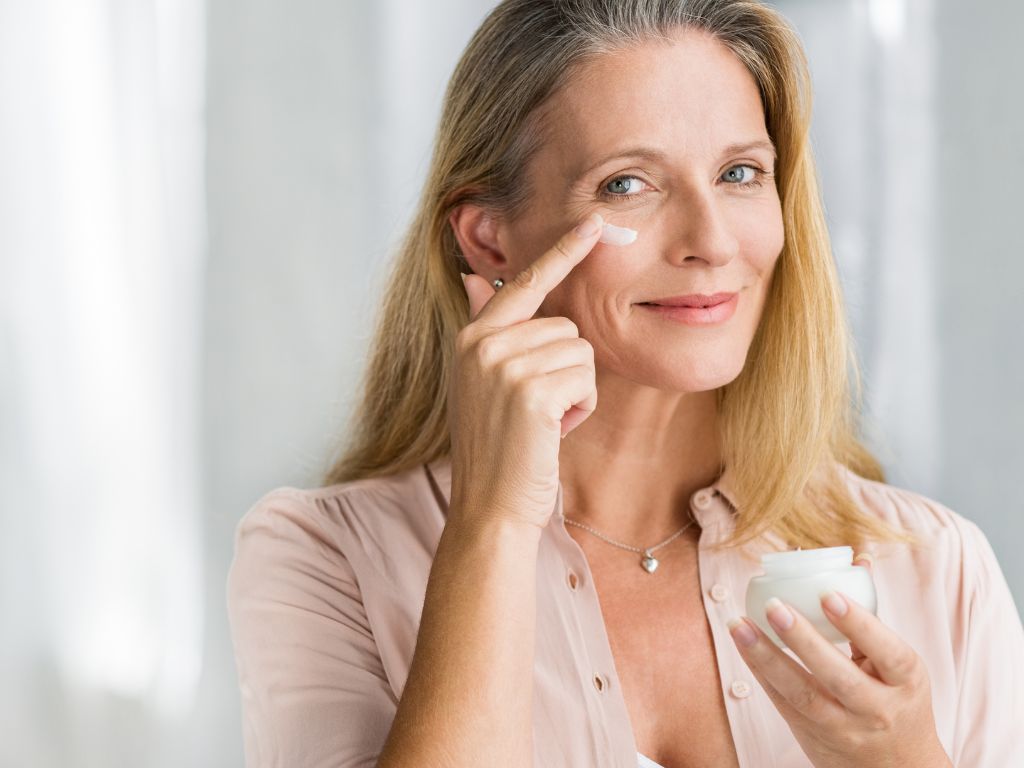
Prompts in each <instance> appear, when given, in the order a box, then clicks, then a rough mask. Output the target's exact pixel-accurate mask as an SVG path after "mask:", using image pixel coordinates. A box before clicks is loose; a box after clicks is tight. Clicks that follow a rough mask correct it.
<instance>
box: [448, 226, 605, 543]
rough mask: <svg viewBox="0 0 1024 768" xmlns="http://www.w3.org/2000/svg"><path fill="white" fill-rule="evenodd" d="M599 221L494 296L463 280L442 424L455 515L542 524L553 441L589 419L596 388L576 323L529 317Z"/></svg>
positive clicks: (550, 485)
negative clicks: (462, 309)
mask: <svg viewBox="0 0 1024 768" xmlns="http://www.w3.org/2000/svg"><path fill="white" fill-rule="evenodd" d="M602 223H603V222H602V220H601V216H600V215H599V214H591V215H590V216H588V217H587V218H586V219H584V220H583V221H582V222H580V226H579V227H578V228H576V229H573V230H572V231H570V232H567V233H566V234H565V235H563V236H562V237H561V238H560V239H559V241H558V242H557V243H556V244H555V245H554V246H553V247H552V248H551V249H550V250H549V251H547V252H546V253H544V254H543V255H542V256H540V257H539V258H538V259H536V260H535V261H534V262H533V263H532V264H530V265H529V266H528V267H526V269H524V270H523V271H522V272H520V273H519V274H518V275H516V276H515V277H514V278H513V279H512V280H510V281H508V282H506V283H505V284H504V285H503V286H502V287H501V289H500V290H498V291H495V290H494V288H493V287H492V286H491V284H490V283H489V282H488V281H487V280H485V279H484V278H482V277H480V276H479V275H464V276H463V277H464V282H465V286H466V293H467V295H468V296H469V319H470V321H469V323H467V324H466V326H465V327H464V328H462V330H461V331H459V333H458V335H457V336H456V339H455V364H454V370H453V375H452V379H451V386H450V388H449V391H448V423H449V428H450V430H451V442H452V499H453V501H455V500H458V509H459V510H461V511H462V513H463V514H465V515H468V516H470V517H476V516H481V515H483V516H491V517H497V518H500V519H505V520H511V521H513V522H517V523H523V522H525V523H528V524H531V525H535V526H537V527H539V528H544V527H545V526H546V525H547V524H548V520H549V519H550V517H551V514H552V512H553V511H554V507H555V501H556V498H557V494H558V451H559V448H560V446H561V439H562V437H564V436H565V435H566V434H568V433H569V432H571V431H572V430H573V429H575V428H576V427H577V426H579V425H580V424H581V423H582V422H583V421H584V420H585V419H586V418H587V417H588V416H590V414H591V413H593V411H594V408H595V407H596V406H597V385H596V381H595V372H594V348H593V347H592V346H591V345H590V342H588V341H587V340H586V339H582V338H580V335H579V328H577V327H576V324H575V323H574V322H573V321H572V320H570V319H569V318H567V317H540V318H534V315H535V314H536V313H537V310H538V308H539V307H540V305H541V302H543V301H544V297H545V296H547V295H548V293H549V292H550V291H551V290H553V289H554V288H555V286H557V285H558V284H559V283H560V282H562V280H563V279H564V278H565V276H566V275H568V274H569V272H570V271H571V270H572V268H573V267H575V266H576V265H577V264H578V263H579V262H580V261H582V260H583V257H584V256H586V255H587V254H588V253H590V251H591V250H592V249H593V247H594V245H595V244H596V243H597V241H598V238H599V236H600V234H601V227H602ZM586 225H589V230H590V231H589V232H588V233H587V234H584V235H581V234H579V230H580V229H581V228H583V227H584V226H586ZM454 506H455V505H453V508H454Z"/></svg>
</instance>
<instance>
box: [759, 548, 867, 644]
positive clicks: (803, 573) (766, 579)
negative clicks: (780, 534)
mask: <svg viewBox="0 0 1024 768" xmlns="http://www.w3.org/2000/svg"><path fill="white" fill-rule="evenodd" d="M761 567H762V568H763V569H764V574H762V575H760V576H754V577H753V578H752V579H751V580H750V583H749V584H747V599H746V612H747V617H748V618H750V619H751V620H752V621H753V622H754V623H755V624H757V626H759V627H760V628H761V629H762V631H764V633H765V634H766V635H768V637H770V638H771V639H772V640H773V641H774V642H775V643H776V645H779V646H780V647H782V648H787V647H788V646H787V645H786V642H785V641H784V640H783V639H782V638H780V637H779V636H778V635H777V634H776V632H775V630H774V629H773V628H772V625H771V624H769V623H768V616H767V614H766V612H765V608H764V604H765V603H766V602H768V599H769V598H770V597H773V596H774V597H777V598H779V599H780V600H781V601H782V602H784V603H786V604H788V605H791V606H793V607H794V608H796V609H797V610H798V611H800V613H801V614H803V615H804V616H805V617H806V618H807V620H808V621H810V622H811V623H812V624H813V625H814V626H815V628H816V629H817V630H818V631H819V632H821V634H822V635H824V636H825V638H826V639H827V640H830V641H832V642H833V643H845V642H849V638H847V637H846V636H845V635H844V634H843V633H842V632H840V631H839V630H838V629H836V628H835V626H834V625H833V624H832V622H831V621H829V618H828V616H826V615H825V614H824V612H823V611H822V608H821V595H822V593H824V592H827V591H828V590H830V589H834V590H836V591H837V592H842V593H843V594H845V595H849V596H850V597H851V598H852V599H853V600H856V601H857V602H858V603H859V604H860V605H862V606H864V607H865V608H867V609H868V610H869V611H871V612H872V613H877V610H878V605H877V596H876V594H875V584H874V582H873V581H872V579H871V574H870V573H869V572H868V569H867V568H862V567H861V566H859V565H854V564H853V547H825V548H823V549H796V550H791V551H788V552H766V553H765V554H763V555H761Z"/></svg>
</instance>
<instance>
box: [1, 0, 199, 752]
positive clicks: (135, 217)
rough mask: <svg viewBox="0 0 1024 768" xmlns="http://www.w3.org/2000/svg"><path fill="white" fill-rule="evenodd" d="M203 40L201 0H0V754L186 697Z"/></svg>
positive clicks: (153, 743) (195, 648) (133, 717)
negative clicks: (0, 725)
mask: <svg viewBox="0 0 1024 768" xmlns="http://www.w3.org/2000/svg"><path fill="white" fill-rule="evenodd" d="M203 53H204V52H203V8H202V0H122V1H118V0H32V2H13V1H12V2H3V3H0V169H2V172H0V300H2V304H0V477H2V479H3V484H2V492H3V495H2V497H0V498H2V504H3V507H2V522H3V535H2V536H0V569H2V570H0V598H2V606H0V607H2V614H0V615H2V631H0V651H2V652H0V676H2V680H3V682H2V683H0V691H2V693H0V722H2V723H3V724H4V729H3V733H4V737H3V738H2V739H0V765H3V766H28V765H32V766H37V767H39V766H58V765H59V766H68V765H75V766H94V765H95V766H110V765H132V764H135V765H139V764H141V763H142V759H143V758H144V757H145V756H146V755H147V754H149V753H150V751H151V750H158V749H159V744H160V743H161V741H168V740H170V739H171V738H172V736H171V734H172V733H173V728H174V724H175V723H176V722H177V721H178V720H179V719H180V718H182V717H184V715H185V714H186V713H187V712H188V711H189V710H190V709H191V707H192V705H193V699H194V696H195V691H196V686H197V681H198V677H199V672H200V660H201V656H200V654H201V631H202V627H201V621H202V609H203V597H202V594H201V590H200V584H201V579H202V570H201V560H200V553H201V543H202V542H201V539H200V536H201V533H200V527H199V498H200V489H199V482H200V475H199V467H198V456H199V451H198V443H197V435H198V410H199V408H198V403H199V397H198V386H197V382H198V381H199V357H200V352H201V348H202V347H201V330H200V321H201V317H200V311H199V310H200V306H201V301H200V300H201V293H200V279H201V268H202V258H203V255H204V246H203V243H204V239H205V238H204V223H203V222H204V207H203V195H202V185H203V171H202V147H203V135H202V124H203V114H202V106H203V70H204V67H203ZM146 762H147V764H155V762H153V761H152V760H147V761H146Z"/></svg>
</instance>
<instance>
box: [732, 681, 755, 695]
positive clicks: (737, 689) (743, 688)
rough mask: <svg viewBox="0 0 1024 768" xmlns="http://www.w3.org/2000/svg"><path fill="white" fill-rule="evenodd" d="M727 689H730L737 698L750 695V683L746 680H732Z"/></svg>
mask: <svg viewBox="0 0 1024 768" xmlns="http://www.w3.org/2000/svg"><path fill="white" fill-rule="evenodd" d="M729 690H730V691H732V695H733V696H735V697H736V698H737V699H745V698H747V696H749V695H750V685H749V684H748V683H747V681H746V680H733V682H732V685H730V686H729Z"/></svg>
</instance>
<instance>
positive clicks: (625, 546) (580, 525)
mask: <svg viewBox="0 0 1024 768" xmlns="http://www.w3.org/2000/svg"><path fill="white" fill-rule="evenodd" d="M564 520H565V522H567V523H569V524H570V525H575V526H576V527H577V528H585V529H586V530H588V531H590V532H591V533H592V534H594V535H595V536H597V537H598V538H600V539H604V540H605V541H607V542H608V543H609V544H614V545H615V546H616V547H621V548H622V549H628V550H630V551H631V552H643V553H649V552H653V551H654V550H656V549H661V548H662V547H664V546H665V545H666V544H669V543H671V542H672V541H673V540H674V539H675V538H676V537H677V536H680V535H681V534H682V533H683V531H685V530H686V529H687V528H689V527H690V526H691V525H693V524H694V523H695V522H697V521H696V520H691V521H690V522H688V523H687V524H686V525H684V526H683V527H682V528H680V529H679V530H678V531H676V532H675V533H673V534H672V535H671V536H669V537H668V538H667V539H665V540H664V541H663V542H661V543H660V544H655V545H654V546H653V547H644V548H643V549H641V548H640V547H631V546H630V545H629V544H622V543H620V542H618V541H615V540H614V539H609V538H608V537H607V536H605V535H604V534H603V533H599V532H598V531H595V530H594V529H593V528H591V527H590V526H589V525H584V524H583V523H577V522H576V521H575V520H570V519H569V518H568V517H564Z"/></svg>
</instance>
